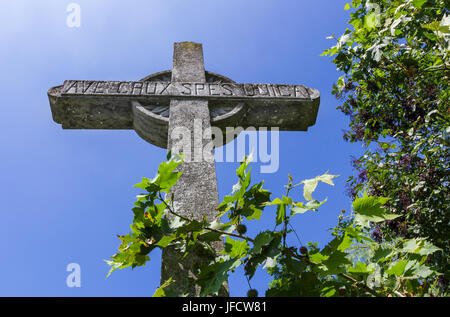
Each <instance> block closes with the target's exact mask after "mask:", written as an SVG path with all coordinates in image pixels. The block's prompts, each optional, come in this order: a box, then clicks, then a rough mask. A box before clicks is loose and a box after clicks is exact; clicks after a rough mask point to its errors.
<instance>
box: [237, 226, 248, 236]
mask: <svg viewBox="0 0 450 317" xmlns="http://www.w3.org/2000/svg"><path fill="white" fill-rule="evenodd" d="M236 231H237V232H238V233H239V234H244V233H246V232H247V227H246V226H245V225H238V226H237V227H236Z"/></svg>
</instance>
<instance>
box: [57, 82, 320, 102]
mask: <svg viewBox="0 0 450 317" xmlns="http://www.w3.org/2000/svg"><path fill="white" fill-rule="evenodd" d="M312 94H314V92H313V90H312V89H311V88H307V87H305V86H303V85H275V84H235V83H193V82H142V81H137V82H133V81H87V80H67V81H65V82H64V86H63V87H62V91H61V95H63V96H70V95H72V96H73V95H76V96H96V95H99V96H128V97H145V96H159V97H163V96H167V97H171V98H173V97H197V98H208V99H211V98H212V99H214V98H218V99H221V98H251V99H273V98H276V99H296V100H311V98H312Z"/></svg>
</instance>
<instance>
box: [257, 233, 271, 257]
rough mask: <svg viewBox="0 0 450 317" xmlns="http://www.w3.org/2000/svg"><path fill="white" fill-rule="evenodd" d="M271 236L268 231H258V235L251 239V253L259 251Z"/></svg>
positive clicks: (269, 240)
mask: <svg viewBox="0 0 450 317" xmlns="http://www.w3.org/2000/svg"><path fill="white" fill-rule="evenodd" d="M273 238H274V237H273V236H272V235H271V234H270V231H263V232H260V233H258V235H257V236H256V237H255V239H254V240H253V249H252V253H253V254H259V253H261V248H262V247H263V246H264V245H266V244H268V243H269V242H271V241H272V240H273Z"/></svg>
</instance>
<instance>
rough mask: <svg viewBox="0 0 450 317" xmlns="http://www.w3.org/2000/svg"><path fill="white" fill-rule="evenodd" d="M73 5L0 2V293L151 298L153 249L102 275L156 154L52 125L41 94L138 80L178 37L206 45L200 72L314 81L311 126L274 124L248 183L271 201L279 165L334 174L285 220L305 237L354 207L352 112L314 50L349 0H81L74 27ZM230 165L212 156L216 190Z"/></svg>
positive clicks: (260, 277) (278, 184)
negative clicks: (272, 162) (274, 164)
mask: <svg viewBox="0 0 450 317" xmlns="http://www.w3.org/2000/svg"><path fill="white" fill-rule="evenodd" d="M70 2H71V1H50V0H46V1H45V0H40V1H31V0H29V1H24V0H15V1H9V2H4V3H2V5H1V9H0V42H1V43H2V49H1V50H0V70H1V71H0V95H1V96H2V97H1V116H0V126H1V133H0V179H1V182H0V206H1V207H0V208H1V209H0V239H1V241H2V243H1V244H0V254H1V258H2V261H1V262H0V296H151V295H152V294H153V292H154V290H155V289H156V288H157V287H158V285H159V275H160V253H154V254H151V258H152V260H151V261H150V262H149V263H148V265H147V266H146V267H140V268H136V269H134V270H133V271H132V270H131V269H125V270H120V271H116V272H114V273H113V274H112V276H111V277H110V278H108V279H105V276H106V273H107V271H108V266H107V265H106V263H105V262H104V261H103V260H104V259H107V258H108V257H109V256H111V255H112V254H114V253H115V252H116V250H117V246H118V244H119V240H118V239H117V238H116V236H115V235H116V234H125V233H127V232H128V231H129V225H130V223H131V220H132V212H131V207H132V205H133V202H134V200H135V196H136V195H137V194H139V190H138V189H136V188H133V187H132V185H134V184H135V183H137V182H139V181H140V179H141V177H153V176H154V174H155V173H156V169H157V166H158V164H159V163H160V162H161V161H162V160H163V159H164V158H165V156H166V152H165V150H163V149H160V148H157V147H155V146H153V145H150V144H147V143H146V142H145V141H144V140H142V139H141V138H140V137H138V136H137V135H136V133H135V132H134V131H132V130H126V131H123V130H120V131H118V130H92V131H86V130H62V129H61V126H60V125H58V124H56V123H55V122H53V120H52V116H51V111H50V106H49V102H48V98H47V90H48V89H49V88H50V87H52V86H56V85H60V84H62V82H63V81H64V80H66V79H80V80H81V79H92V80H138V79H140V78H142V77H145V76H146V75H149V74H152V73H155V72H158V71H161V70H166V69H170V68H171V66H172V52H173V43H174V42H178V41H194V42H200V43H203V49H204V57H205V67H206V69H207V70H209V71H212V72H215V73H219V74H222V75H225V76H228V77H230V78H232V79H233V80H235V81H236V82H243V83H250V82H261V83H280V84H283V83H286V84H304V85H307V86H310V87H314V88H316V89H319V90H320V92H321V105H320V109H319V113H318V117H317V122H316V125H315V126H313V127H311V128H310V129H309V131H308V132H281V133H280V168H279V170H278V172H277V173H275V174H260V173H259V167H258V163H255V164H253V171H254V173H253V179H254V181H255V182H256V181H261V180H263V179H264V180H265V188H266V189H269V190H271V191H272V192H273V198H275V197H277V196H278V197H279V196H281V195H282V194H283V185H284V184H286V182H287V175H288V174H291V175H292V176H293V177H294V179H295V180H297V181H301V180H302V179H305V178H312V177H315V176H317V175H320V174H322V173H324V172H326V171H329V173H331V174H338V175H340V177H339V178H337V179H336V185H335V186H334V187H331V186H328V185H326V184H321V185H319V188H318V192H317V193H316V196H317V198H319V199H323V198H325V197H327V198H328V202H327V203H326V204H325V205H324V206H323V207H322V208H321V209H320V211H319V212H318V213H310V214H305V215H303V216H299V217H298V218H297V220H296V222H295V228H296V230H297V232H298V233H299V235H300V238H301V240H302V242H303V243H306V242H308V241H317V242H319V243H320V244H321V245H323V244H325V243H326V242H327V241H328V240H329V238H330V235H329V232H328V231H327V229H328V228H330V227H332V226H333V225H334V224H335V223H336V221H337V217H338V215H339V212H340V210H341V209H342V208H346V209H348V208H349V207H350V201H349V199H348V197H347V196H346V194H345V180H346V179H347V177H348V176H349V175H351V173H352V169H351V165H350V156H351V155H355V156H356V155H358V154H360V153H361V151H362V149H361V146H360V145H354V144H348V143H346V142H344V141H343V139H342V130H343V129H345V128H346V126H347V124H348V119H347V118H346V117H345V116H344V115H343V114H341V113H340V112H339V111H338V110H335V109H336V107H337V106H338V105H339V102H338V101H337V100H336V99H335V98H334V97H333V96H332V95H331V87H332V84H333V82H335V81H336V79H337V77H338V76H339V74H338V73H337V72H336V68H335V65H334V64H332V63H331V60H330V58H328V57H320V56H319V55H320V54H321V52H322V51H323V50H324V49H326V48H328V47H329V46H331V45H333V43H332V42H331V41H330V40H327V39H325V37H326V36H328V35H330V34H331V33H335V34H336V35H340V34H341V33H342V32H343V31H344V30H345V27H346V21H347V15H348V13H347V12H346V11H344V5H345V3H346V2H347V1H341V0H339V1H337V0H333V1H331V0H316V1H303V0H281V1H280V0H263V1H262V0H245V1H243V0H215V1H206V0H170V1H168V0H164V1H156V0H151V1H144V0H142V1H138V0H130V1H116V0H114V1H112V0H109V1H106V0H94V1H93V0H89V1H87V0H83V1H82V0H78V1H73V2H76V3H78V4H79V5H80V7H81V27H80V28H69V27H67V25H66V19H67V15H68V13H67V12H66V8H67V5H68V4H69V3H70ZM237 165H238V164H237V163H229V162H228V163H227V162H223V163H217V164H216V168H217V179H218V185H219V196H220V198H222V197H223V196H224V195H226V194H228V193H230V192H231V187H232V185H233V184H235V183H236V178H235V176H234V175H235V174H234V171H235V169H236V167H237ZM294 195H298V198H299V199H300V198H301V192H296V193H295V192H294ZM315 198H316V197H315ZM273 219H274V210H272V209H269V210H267V213H266V214H265V215H264V216H263V221H262V223H256V222H255V223H252V224H251V225H249V234H250V235H253V234H256V233H257V232H259V231H261V230H263V229H264V228H265V227H264V226H265V225H267V226H268V228H272V225H271V224H272V223H273V222H272V221H273ZM291 242H292V243H293V244H294V243H296V241H295V240H292V241H291ZM72 262H75V263H78V264H79V265H80V267H81V287H80V288H69V287H67V286H66V277H67V275H68V274H69V273H68V272H66V266H67V265H68V264H69V263H72ZM267 282H268V277H267V276H266V275H265V274H264V273H263V272H260V273H258V274H257V275H256V276H255V278H254V280H252V286H253V287H254V288H256V289H258V290H259V291H260V294H263V293H264V289H265V286H266V285H267ZM229 283H230V288H231V295H232V296H245V294H246V292H247V289H248V286H247V282H246V281H245V279H244V277H243V275H242V271H237V272H236V274H234V275H232V276H230V279H229Z"/></svg>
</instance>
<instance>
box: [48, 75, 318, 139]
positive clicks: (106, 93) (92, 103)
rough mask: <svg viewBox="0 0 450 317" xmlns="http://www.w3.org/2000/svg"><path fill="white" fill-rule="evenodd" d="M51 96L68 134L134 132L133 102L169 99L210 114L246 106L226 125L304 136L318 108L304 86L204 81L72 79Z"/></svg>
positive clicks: (162, 102)
mask: <svg viewBox="0 0 450 317" xmlns="http://www.w3.org/2000/svg"><path fill="white" fill-rule="evenodd" d="M48 96H49V99H50V106H51V109H52V115H53V120H54V121H55V122H58V123H61V124H62V127H63V128H64V129H133V120H134V118H133V102H140V103H142V104H143V105H146V104H152V105H153V106H160V107H161V108H167V109H168V107H169V103H170V100H174V99H193V100H194V99H195V100H207V101H208V102H209V107H210V109H214V107H222V106H225V107H227V106H230V105H231V106H232V105H237V104H243V105H244V107H243V112H242V113H239V116H237V117H239V120H238V121H236V122H235V121H233V122H230V121H224V122H223V124H227V126H242V127H244V128H246V127H255V128H258V127H268V128H270V127H278V128H279V129H280V130H290V131H306V130H307V128H308V127H309V126H312V125H314V123H315V121H316V116H317V111H318V108H319V103H320V94H319V91H318V90H316V89H313V88H309V87H305V86H303V85H276V84H236V83H204V82H203V83H202V82H154V81H148V82H145V81H87V80H68V81H65V82H64V85H62V86H56V87H53V88H51V89H50V90H49V92H48ZM237 117H236V118H237ZM156 118H157V120H159V119H158V118H159V117H158V116H156ZM160 119H161V120H166V121H167V123H168V119H167V118H166V119H165V118H163V117H161V118H160ZM214 125H218V126H219V127H221V128H222V126H221V125H222V124H221V123H219V122H216V123H214Z"/></svg>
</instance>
